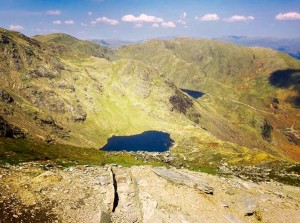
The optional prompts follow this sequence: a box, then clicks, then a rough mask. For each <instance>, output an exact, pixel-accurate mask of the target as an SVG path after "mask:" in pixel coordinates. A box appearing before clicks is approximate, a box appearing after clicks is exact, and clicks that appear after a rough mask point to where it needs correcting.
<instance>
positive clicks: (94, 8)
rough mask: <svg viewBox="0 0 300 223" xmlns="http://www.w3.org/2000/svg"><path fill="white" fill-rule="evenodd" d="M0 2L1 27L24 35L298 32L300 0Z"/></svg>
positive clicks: (271, 34) (138, 36)
mask: <svg viewBox="0 0 300 223" xmlns="http://www.w3.org/2000/svg"><path fill="white" fill-rule="evenodd" d="M0 5H1V8H0V27H3V28H6V29H12V30H17V31H20V32H22V33H24V34H26V35H28V36H32V35H37V34H46V33H53V32H64V33H68V34H70V35H73V36H76V37H78V38H81V39H93V38H94V39H106V38H108V39H121V40H142V39H150V38H155V37H172V36H190V37H201V38H212V37H220V36H223V35H244V36H264V37H288V38H291V37H300V0H272V1H270V0H0Z"/></svg>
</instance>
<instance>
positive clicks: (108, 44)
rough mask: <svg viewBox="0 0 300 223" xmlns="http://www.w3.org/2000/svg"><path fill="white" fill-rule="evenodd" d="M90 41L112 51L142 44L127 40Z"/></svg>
mask: <svg viewBox="0 0 300 223" xmlns="http://www.w3.org/2000/svg"><path fill="white" fill-rule="evenodd" d="M89 41H91V42H93V43H97V44H100V45H102V46H106V47H110V48H112V49H117V48H119V47H122V46H125V45H131V44H135V43H139V42H142V41H127V40H117V39H91V40H89Z"/></svg>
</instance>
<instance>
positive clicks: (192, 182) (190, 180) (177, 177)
mask: <svg viewBox="0 0 300 223" xmlns="http://www.w3.org/2000/svg"><path fill="white" fill-rule="evenodd" d="M152 171H153V172H154V173H155V174H157V175H158V176H160V177H162V178H164V179H166V180H168V181H171V182H173V183H177V184H182V185H186V186H188V187H191V188H197V189H198V190H200V191H202V192H204V193H207V194H213V192H214V188H213V187H211V186H210V185H208V183H206V182H204V181H202V180H201V179H199V178H195V177H193V176H189V175H188V174H185V173H178V172H176V171H173V170H167V169H165V168H153V169H152Z"/></svg>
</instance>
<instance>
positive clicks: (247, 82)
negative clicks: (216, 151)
mask: <svg viewBox="0 0 300 223" xmlns="http://www.w3.org/2000/svg"><path fill="white" fill-rule="evenodd" d="M116 53H117V54H118V55H119V57H122V58H130V59H135V60H140V61H143V62H145V63H147V64H149V65H150V66H152V67H154V68H155V69H157V70H158V71H159V72H160V73H161V74H162V75H163V76H164V77H165V78H167V79H168V80H170V81H171V82H173V83H175V84H176V86H178V87H179V88H184V89H190V90H197V91H201V92H204V93H206V94H205V95H204V96H203V97H202V98H201V99H198V102H199V109H201V112H200V113H201V114H202V118H201V119H200V125H201V126H202V127H204V128H206V129H207V130H208V131H210V132H211V133H213V134H214V135H215V136H217V137H218V138H220V139H222V140H226V141H231V142H234V143H238V144H240V145H243V146H246V147H250V148H251V147H252V148H257V147H258V148H263V149H265V150H266V151H269V152H270V151H274V150H275V151H276V150H279V151H280V152H282V153H284V154H285V155H287V156H290V157H293V158H295V159H297V160H300V153H299V149H298V148H299V144H297V142H296V143H295V141H297V140H299V135H298V133H296V134H294V135H293V136H292V137H293V138H295V139H296V140H294V141H293V142H291V139H290V136H287V134H286V132H285V129H286V128H289V127H290V126H292V125H293V124H294V127H295V129H296V131H298V130H297V129H299V128H300V123H299V121H298V120H299V108H298V105H297V100H299V90H297V89H298V88H299V84H298V85H297V80H298V79H299V68H300V62H299V61H298V60H295V59H293V58H291V57H289V56H287V55H285V54H283V53H279V52H276V51H273V50H270V49H263V48H247V47H241V46H235V45H232V44H229V43H224V42H221V41H214V40H201V39H188V38H186V39H176V40H170V41H161V40H151V41H148V42H145V43H141V44H136V45H131V46H124V47H122V48H120V49H118V50H117V51H116ZM286 70H288V71H289V72H290V73H289V74H288V75H289V76H290V77H293V78H291V80H292V81H291V82H292V83H294V84H296V86H294V85H293V84H290V85H289V86H286V87H278V83H275V84H274V83H272V81H270V80H272V78H273V79H278V78H276V77H275V78H274V76H276V72H277V74H278V72H279V76H280V75H281V74H280V72H281V71H286ZM288 75H287V76H288ZM277 76H278V75H277ZM281 76H282V75H281ZM284 78H285V77H284V76H282V79H284ZM297 78H298V79H297ZM279 79H280V78H279ZM275 82H276V81H275ZM279 86H280V83H279ZM290 98H292V99H294V100H289V99H290ZM277 99H278V100H277ZM274 101H275V102H276V103H274ZM277 102H278V103H277ZM279 104H280V105H279ZM287 114H288V115H287ZM265 120H267V121H268V123H270V124H271V125H272V126H273V131H272V134H271V137H272V139H268V140H266V139H264V138H263V137H262V126H263V125H264V122H265Z"/></svg>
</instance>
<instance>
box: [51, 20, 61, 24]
mask: <svg viewBox="0 0 300 223" xmlns="http://www.w3.org/2000/svg"><path fill="white" fill-rule="evenodd" d="M52 23H53V24H55V25H60V24H61V21H60V20H54V21H52Z"/></svg>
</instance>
